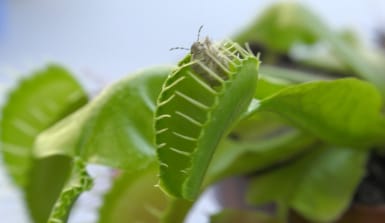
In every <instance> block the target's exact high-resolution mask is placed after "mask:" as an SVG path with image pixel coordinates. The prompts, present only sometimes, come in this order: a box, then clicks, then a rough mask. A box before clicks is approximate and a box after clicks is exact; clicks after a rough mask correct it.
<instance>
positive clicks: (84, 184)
mask: <svg viewBox="0 0 385 223" xmlns="http://www.w3.org/2000/svg"><path fill="white" fill-rule="evenodd" d="M92 185H93V180H92V178H91V177H90V176H89V175H88V173H87V170H86V165H85V163H84V162H83V161H82V160H81V159H79V158H75V159H74V161H73V164H72V172H71V175H70V176H69V178H68V180H67V183H66V186H65V187H64V189H63V191H62V192H61V193H60V196H59V198H58V200H57V201H56V203H55V206H54V208H53V210H52V212H51V215H50V217H49V219H48V223H65V222H67V220H68V216H69V213H70V210H71V208H72V206H73V204H74V202H75V201H76V199H77V198H78V197H79V195H80V194H81V193H83V192H84V191H87V190H90V189H91V187H92Z"/></svg>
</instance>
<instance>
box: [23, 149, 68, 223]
mask: <svg viewBox="0 0 385 223" xmlns="http://www.w3.org/2000/svg"><path fill="white" fill-rule="evenodd" d="M71 162H72V160H71V158H70V157H67V156H50V157H45V158H42V159H38V160H35V161H34V163H33V165H32V168H31V171H30V173H29V182H28V185H27V187H26V189H25V199H26V202H27V206H28V211H29V213H30V215H31V217H32V219H33V222H35V223H46V222H47V220H48V217H49V215H50V213H51V211H52V207H53V206H54V204H55V202H56V200H57V198H58V197H59V195H60V192H61V191H62V189H63V186H64V185H65V182H66V180H67V179H68V177H69V175H70V173H71Z"/></svg>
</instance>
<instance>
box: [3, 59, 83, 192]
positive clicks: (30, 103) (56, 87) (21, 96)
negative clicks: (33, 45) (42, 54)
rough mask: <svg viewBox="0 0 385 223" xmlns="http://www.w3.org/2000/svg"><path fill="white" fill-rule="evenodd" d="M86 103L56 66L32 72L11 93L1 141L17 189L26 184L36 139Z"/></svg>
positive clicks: (4, 109)
mask: <svg viewBox="0 0 385 223" xmlns="http://www.w3.org/2000/svg"><path fill="white" fill-rule="evenodd" d="M86 102H87V96H86V94H85V93H84V91H83V89H82V87H81V86H80V85H79V83H78V82H77V81H76V80H75V79H74V78H73V77H72V76H71V75H70V74H69V73H68V72H67V71H66V70H64V69H63V68H61V67H59V66H56V65H51V66H48V67H47V68H46V69H43V70H40V71H37V72H35V73H34V74H33V75H32V76H30V77H27V78H25V79H23V80H21V82H20V83H19V84H18V86H17V87H15V88H14V90H12V92H11V93H10V94H9V96H8V100H7V102H6V103H5V105H4V107H3V109H2V120H1V133H0V137H1V138H0V140H1V151H2V153H3V159H4V163H5V165H6V167H7V170H8V172H9V174H10V175H11V176H12V178H13V180H14V182H15V183H16V184H17V185H19V186H21V187H25V186H26V185H27V183H28V174H29V171H30V168H31V165H32V162H33V159H32V157H33V156H32V152H33V151H32V147H33V143H34V141H35V138H36V137H37V135H38V134H39V133H40V132H41V131H43V130H44V129H46V128H48V127H49V126H51V125H52V124H53V123H55V122H56V121H58V120H59V119H61V118H63V117H64V116H66V115H67V114H68V113H70V112H72V111H73V110H74V109H76V108H78V107H79V106H81V105H83V104H84V103H86Z"/></svg>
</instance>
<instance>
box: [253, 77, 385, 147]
mask: <svg viewBox="0 0 385 223" xmlns="http://www.w3.org/2000/svg"><path fill="white" fill-rule="evenodd" d="M381 106H382V105H381V96H380V94H379V92H378V91H377V90H376V89H375V88H374V87H373V86H372V85H370V84H368V83H366V82H363V81H359V80H356V79H351V78H347V79H339V80H335V81H329V82H327V81H319V82H311V83H306V84H299V85H295V86H290V87H287V88H285V89H283V90H281V91H280V92H278V93H277V94H275V95H272V96H271V97H269V98H266V99H264V100H263V101H261V104H260V107H259V108H257V109H256V111H270V112H274V113H276V114H279V115H280V116H282V117H283V118H284V119H286V120H288V121H289V122H291V123H292V124H294V125H296V126H298V127H300V128H302V129H303V130H306V131H309V132H310V133H312V134H314V135H316V136H317V137H319V138H321V139H324V140H326V141H328V142H331V143H335V144H338V145H349V146H353V147H368V146H371V145H375V144H377V143H383V140H384V136H385V118H384V116H383V115H382V114H381Z"/></svg>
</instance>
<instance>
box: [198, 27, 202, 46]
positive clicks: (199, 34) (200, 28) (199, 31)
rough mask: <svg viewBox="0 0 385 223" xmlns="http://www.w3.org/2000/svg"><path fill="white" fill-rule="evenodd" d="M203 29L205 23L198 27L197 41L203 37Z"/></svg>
mask: <svg viewBox="0 0 385 223" xmlns="http://www.w3.org/2000/svg"><path fill="white" fill-rule="evenodd" d="M202 29H203V25H201V26H200V27H199V29H198V36H197V42H199V39H200V37H201V31H202Z"/></svg>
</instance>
